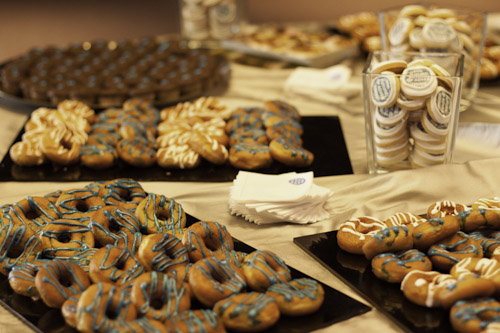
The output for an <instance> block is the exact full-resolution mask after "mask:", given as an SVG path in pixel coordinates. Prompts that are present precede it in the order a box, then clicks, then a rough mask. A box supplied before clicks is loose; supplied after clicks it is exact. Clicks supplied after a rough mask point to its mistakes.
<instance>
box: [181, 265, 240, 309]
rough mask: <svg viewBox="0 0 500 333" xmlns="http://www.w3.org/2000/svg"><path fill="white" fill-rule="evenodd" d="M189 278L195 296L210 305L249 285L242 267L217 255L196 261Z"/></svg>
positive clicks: (204, 303)
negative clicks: (216, 256)
mask: <svg viewBox="0 0 500 333" xmlns="http://www.w3.org/2000/svg"><path fill="white" fill-rule="evenodd" d="M188 280H189V285H190V286H191V291H192V293H193V294H194V296H195V297H196V298H197V299H198V300H199V301H200V302H201V303H202V304H203V305H205V306H208V307H213V306H214V304H215V303H217V302H218V301H220V300H221V299H224V298H227V297H229V296H231V295H234V294H238V293H240V292H242V291H243V290H245V288H246V286H247V284H246V281H245V276H244V275H243V272H242V270H241V268H238V267H237V266H236V265H235V264H233V263H231V262H229V261H227V260H220V259H217V258H215V257H210V258H205V259H202V260H199V261H197V262H195V263H194V265H193V266H192V267H191V268H190V272H189V275H188Z"/></svg>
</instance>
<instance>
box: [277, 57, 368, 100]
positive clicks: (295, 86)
mask: <svg viewBox="0 0 500 333" xmlns="http://www.w3.org/2000/svg"><path fill="white" fill-rule="evenodd" d="M351 73H352V71H351V69H350V68H349V67H347V66H346V65H335V66H332V67H328V68H325V69H318V68H306V67H297V68H296V69H295V70H294V71H293V72H292V74H290V76H289V77H288V79H287V80H286V82H285V87H284V89H285V92H286V93H288V94H292V95H293V94H296V95H301V96H303V97H307V98H311V99H315V100H318V101H321V102H326V103H332V104H342V103H345V102H347V100H348V99H349V98H351V97H354V96H356V95H358V94H359V93H360V91H361V86H360V85H359V84H355V83H352V82H349V80H350V78H351Z"/></svg>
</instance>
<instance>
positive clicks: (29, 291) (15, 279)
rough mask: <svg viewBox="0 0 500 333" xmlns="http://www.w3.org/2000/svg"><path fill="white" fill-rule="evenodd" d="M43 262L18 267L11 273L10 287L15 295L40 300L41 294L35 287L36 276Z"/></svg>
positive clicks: (28, 262)
mask: <svg viewBox="0 0 500 333" xmlns="http://www.w3.org/2000/svg"><path fill="white" fill-rule="evenodd" d="M42 264H43V262H37V263H35V262H30V261H27V262H25V263H22V264H19V265H16V266H14V267H12V269H11V271H10V272H9V277H8V280H9V285H10V287H11V288H12V290H14V292H15V293H17V294H19V295H23V296H27V297H31V299H33V300H39V299H40V294H39V293H38V289H36V285H35V276H36V273H37V272H38V270H39V268H40V265H42Z"/></svg>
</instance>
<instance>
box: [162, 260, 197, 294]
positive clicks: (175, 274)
mask: <svg viewBox="0 0 500 333" xmlns="http://www.w3.org/2000/svg"><path fill="white" fill-rule="evenodd" d="M192 266H193V264H192V263H189V264H187V265H186V266H177V267H175V268H172V269H171V270H170V271H168V273H166V274H167V275H168V276H170V277H172V278H174V279H175V281H177V283H178V284H183V283H184V282H185V283H186V284H184V285H185V286H186V288H187V289H188V293H189V295H190V296H191V297H194V295H193V293H192V291H191V286H190V285H189V271H190V269H191V267H192Z"/></svg>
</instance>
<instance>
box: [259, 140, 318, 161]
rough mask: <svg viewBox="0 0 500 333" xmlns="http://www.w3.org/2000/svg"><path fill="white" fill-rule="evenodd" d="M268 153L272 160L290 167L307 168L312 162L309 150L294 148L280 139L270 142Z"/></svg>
mask: <svg viewBox="0 0 500 333" xmlns="http://www.w3.org/2000/svg"><path fill="white" fill-rule="evenodd" d="M269 151H270V153H271V156H272V158H273V159H275V160H277V161H279V162H281V163H283V164H285V165H290V166H296V167H307V166H310V165H311V164H312V163H313V162H314V154H313V153H311V152H310V151H309V150H307V149H305V148H303V147H299V146H294V145H292V144H291V143H290V142H288V141H287V140H286V139H284V138H282V137H280V138H277V139H273V140H271V143H269Z"/></svg>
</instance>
